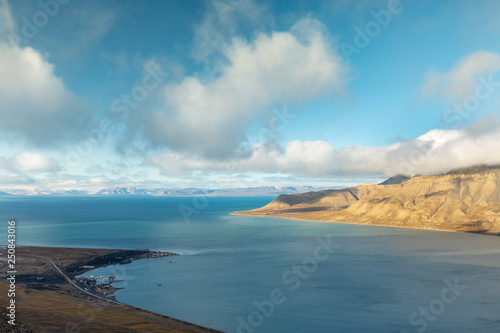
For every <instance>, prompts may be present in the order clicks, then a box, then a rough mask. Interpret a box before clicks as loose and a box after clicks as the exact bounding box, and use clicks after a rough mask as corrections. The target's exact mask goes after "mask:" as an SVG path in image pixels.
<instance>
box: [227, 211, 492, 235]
mask: <svg viewBox="0 0 500 333" xmlns="http://www.w3.org/2000/svg"><path fill="white" fill-rule="evenodd" d="M231 215H239V216H253V217H268V218H278V219H288V220H297V221H307V222H317V223H335V224H349V225H360V226H370V227H384V228H400V229H410V230H424V231H440V232H453V233H459V234H474V235H482V236H494V237H499V236H500V235H498V234H488V233H481V232H474V231H459V230H446V229H431V228H418V227H408V226H399V225H386V224H368V223H356V222H342V221H325V220H314V219H307V218H300V217H291V216H278V215H279V214H275V215H266V214H245V212H233V213H231Z"/></svg>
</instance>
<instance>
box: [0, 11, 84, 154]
mask: <svg viewBox="0 0 500 333" xmlns="http://www.w3.org/2000/svg"><path fill="white" fill-rule="evenodd" d="M0 14H1V15H2V16H3V17H9V16H10V11H9V7H8V4H7V3H6V2H5V1H2V2H0ZM14 28H15V27H14V26H13V23H12V22H11V21H10V20H7V21H6V22H2V21H0V31H12V30H13V29H14ZM82 104H84V103H83V102H82V101H81V100H79V99H78V98H76V97H75V96H74V95H73V94H72V93H71V92H70V91H69V90H68V89H67V88H66V87H65V85H64V83H63V81H62V79H61V78H60V77H58V76H56V75H55V73H54V65H52V64H50V63H49V62H48V61H47V60H46V59H45V58H44V57H43V56H42V55H41V54H40V52H38V51H36V50H34V49H33V48H31V47H21V46H18V45H13V44H9V43H7V42H6V41H4V42H2V41H0V130H2V131H4V132H8V133H16V134H21V135H22V136H23V137H24V138H27V139H28V140H29V141H31V142H32V143H34V144H36V145H43V144H47V143H53V142H55V141H56V140H61V139H67V138H70V137H72V136H73V135H75V134H76V133H78V132H79V131H78V132H77V130H78V129H79V128H80V127H81V125H82V123H85V122H86V121H88V119H87V115H86V114H85V112H83V110H84V107H82ZM75 132H76V133H75Z"/></svg>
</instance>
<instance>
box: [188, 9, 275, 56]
mask: <svg viewBox="0 0 500 333" xmlns="http://www.w3.org/2000/svg"><path fill="white" fill-rule="evenodd" d="M207 4H208V7H207V11H206V13H205V15H204V17H203V19H202V21H201V22H200V24H198V25H196V26H195V30H194V47H193V50H192V52H191V55H192V56H193V58H194V59H195V60H197V61H200V62H207V59H209V58H210V57H211V56H212V55H216V54H220V52H221V51H222V48H223V45H224V44H227V43H229V42H230V41H231V39H232V37H233V36H236V35H238V34H239V32H240V30H242V26H244V25H246V24H248V25H250V26H252V27H253V28H255V27H259V26H263V25H265V24H266V23H271V22H272V16H271V15H269V14H268V13H267V10H266V8H265V7H264V6H263V5H262V4H257V3H255V2H254V1H253V0H242V1H234V0H214V1H210V2H207Z"/></svg>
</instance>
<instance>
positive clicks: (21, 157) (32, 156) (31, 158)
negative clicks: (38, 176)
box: [0, 152, 59, 174]
mask: <svg viewBox="0 0 500 333" xmlns="http://www.w3.org/2000/svg"><path fill="white" fill-rule="evenodd" d="M0 168H1V169H4V170H9V171H12V172H15V173H18V174H30V173H38V172H55V171H57V170H59V165H58V163H57V162H56V161H55V160H54V159H53V158H52V157H50V156H46V155H42V154H39V153H34V152H23V153H19V154H16V155H14V156H11V157H0Z"/></svg>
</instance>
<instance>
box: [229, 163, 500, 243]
mask: <svg viewBox="0 0 500 333" xmlns="http://www.w3.org/2000/svg"><path fill="white" fill-rule="evenodd" d="M234 214H239V215H251V216H271V217H283V218H292V219H301V220H312V221H325V222H344V223H354V224H367V225H381V226H394V227H407V228H419V229H433V230H448V231H462V232H474V233H483V234H493V235H500V165H497V166H478V167H471V168H464V169H456V170H452V171H450V172H448V173H446V174H440V175H430V176H416V177H405V176H401V175H399V176H396V177H392V178H390V179H388V180H387V181H385V182H383V183H381V184H378V185H377V184H362V185H359V186H356V187H352V188H346V189H341V190H325V191H318V192H308V193H300V194H282V195H280V196H278V197H277V198H276V199H274V200H273V201H272V202H271V203H269V204H268V205H266V206H264V207H262V208H258V209H254V210H249V211H242V212H235V213H234Z"/></svg>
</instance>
